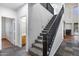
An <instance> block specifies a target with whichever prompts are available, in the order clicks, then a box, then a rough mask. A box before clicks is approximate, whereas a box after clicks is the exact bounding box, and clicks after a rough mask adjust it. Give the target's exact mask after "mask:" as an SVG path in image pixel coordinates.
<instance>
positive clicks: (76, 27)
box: [74, 23, 79, 35]
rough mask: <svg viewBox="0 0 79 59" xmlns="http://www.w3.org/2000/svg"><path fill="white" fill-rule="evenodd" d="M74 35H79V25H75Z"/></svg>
mask: <svg viewBox="0 0 79 59" xmlns="http://www.w3.org/2000/svg"><path fill="white" fill-rule="evenodd" d="M74 34H75V35H79V34H78V23H74Z"/></svg>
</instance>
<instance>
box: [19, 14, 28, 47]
mask: <svg viewBox="0 0 79 59" xmlns="http://www.w3.org/2000/svg"><path fill="white" fill-rule="evenodd" d="M26 20H27V19H26V16H22V17H21V18H20V20H19V21H20V22H19V24H20V40H21V46H22V47H25V46H26V40H27V39H26V31H27V30H26V23H27V22H26Z"/></svg>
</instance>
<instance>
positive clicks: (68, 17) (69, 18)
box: [63, 4, 79, 35]
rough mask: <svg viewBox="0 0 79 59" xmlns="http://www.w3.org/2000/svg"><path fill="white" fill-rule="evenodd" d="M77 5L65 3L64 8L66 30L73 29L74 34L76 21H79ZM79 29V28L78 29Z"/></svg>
mask: <svg viewBox="0 0 79 59" xmlns="http://www.w3.org/2000/svg"><path fill="white" fill-rule="evenodd" d="M74 6H75V5H73V4H65V9H64V15H65V17H64V20H63V21H65V23H66V24H65V30H66V29H71V31H72V35H73V34H74V31H73V29H74V23H75V22H78V23H79V18H78V14H77V13H78V11H77V7H74ZM78 30H79V29H78Z"/></svg>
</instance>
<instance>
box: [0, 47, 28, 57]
mask: <svg viewBox="0 0 79 59" xmlns="http://www.w3.org/2000/svg"><path fill="white" fill-rule="evenodd" d="M25 48H26V47H23V48H19V47H16V46H14V47H10V48H6V49H3V50H2V51H0V56H29V54H28V53H27V52H26V50H25Z"/></svg>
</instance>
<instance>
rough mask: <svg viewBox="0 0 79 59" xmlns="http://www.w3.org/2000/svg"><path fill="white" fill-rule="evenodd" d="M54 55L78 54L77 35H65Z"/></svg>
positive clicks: (78, 37) (78, 41) (78, 38)
mask: <svg viewBox="0 0 79 59" xmlns="http://www.w3.org/2000/svg"><path fill="white" fill-rule="evenodd" d="M55 56H79V36H66V37H65V39H64V41H63V42H62V44H61V46H60V47H59V49H58V51H57V52H56V54H55Z"/></svg>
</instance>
